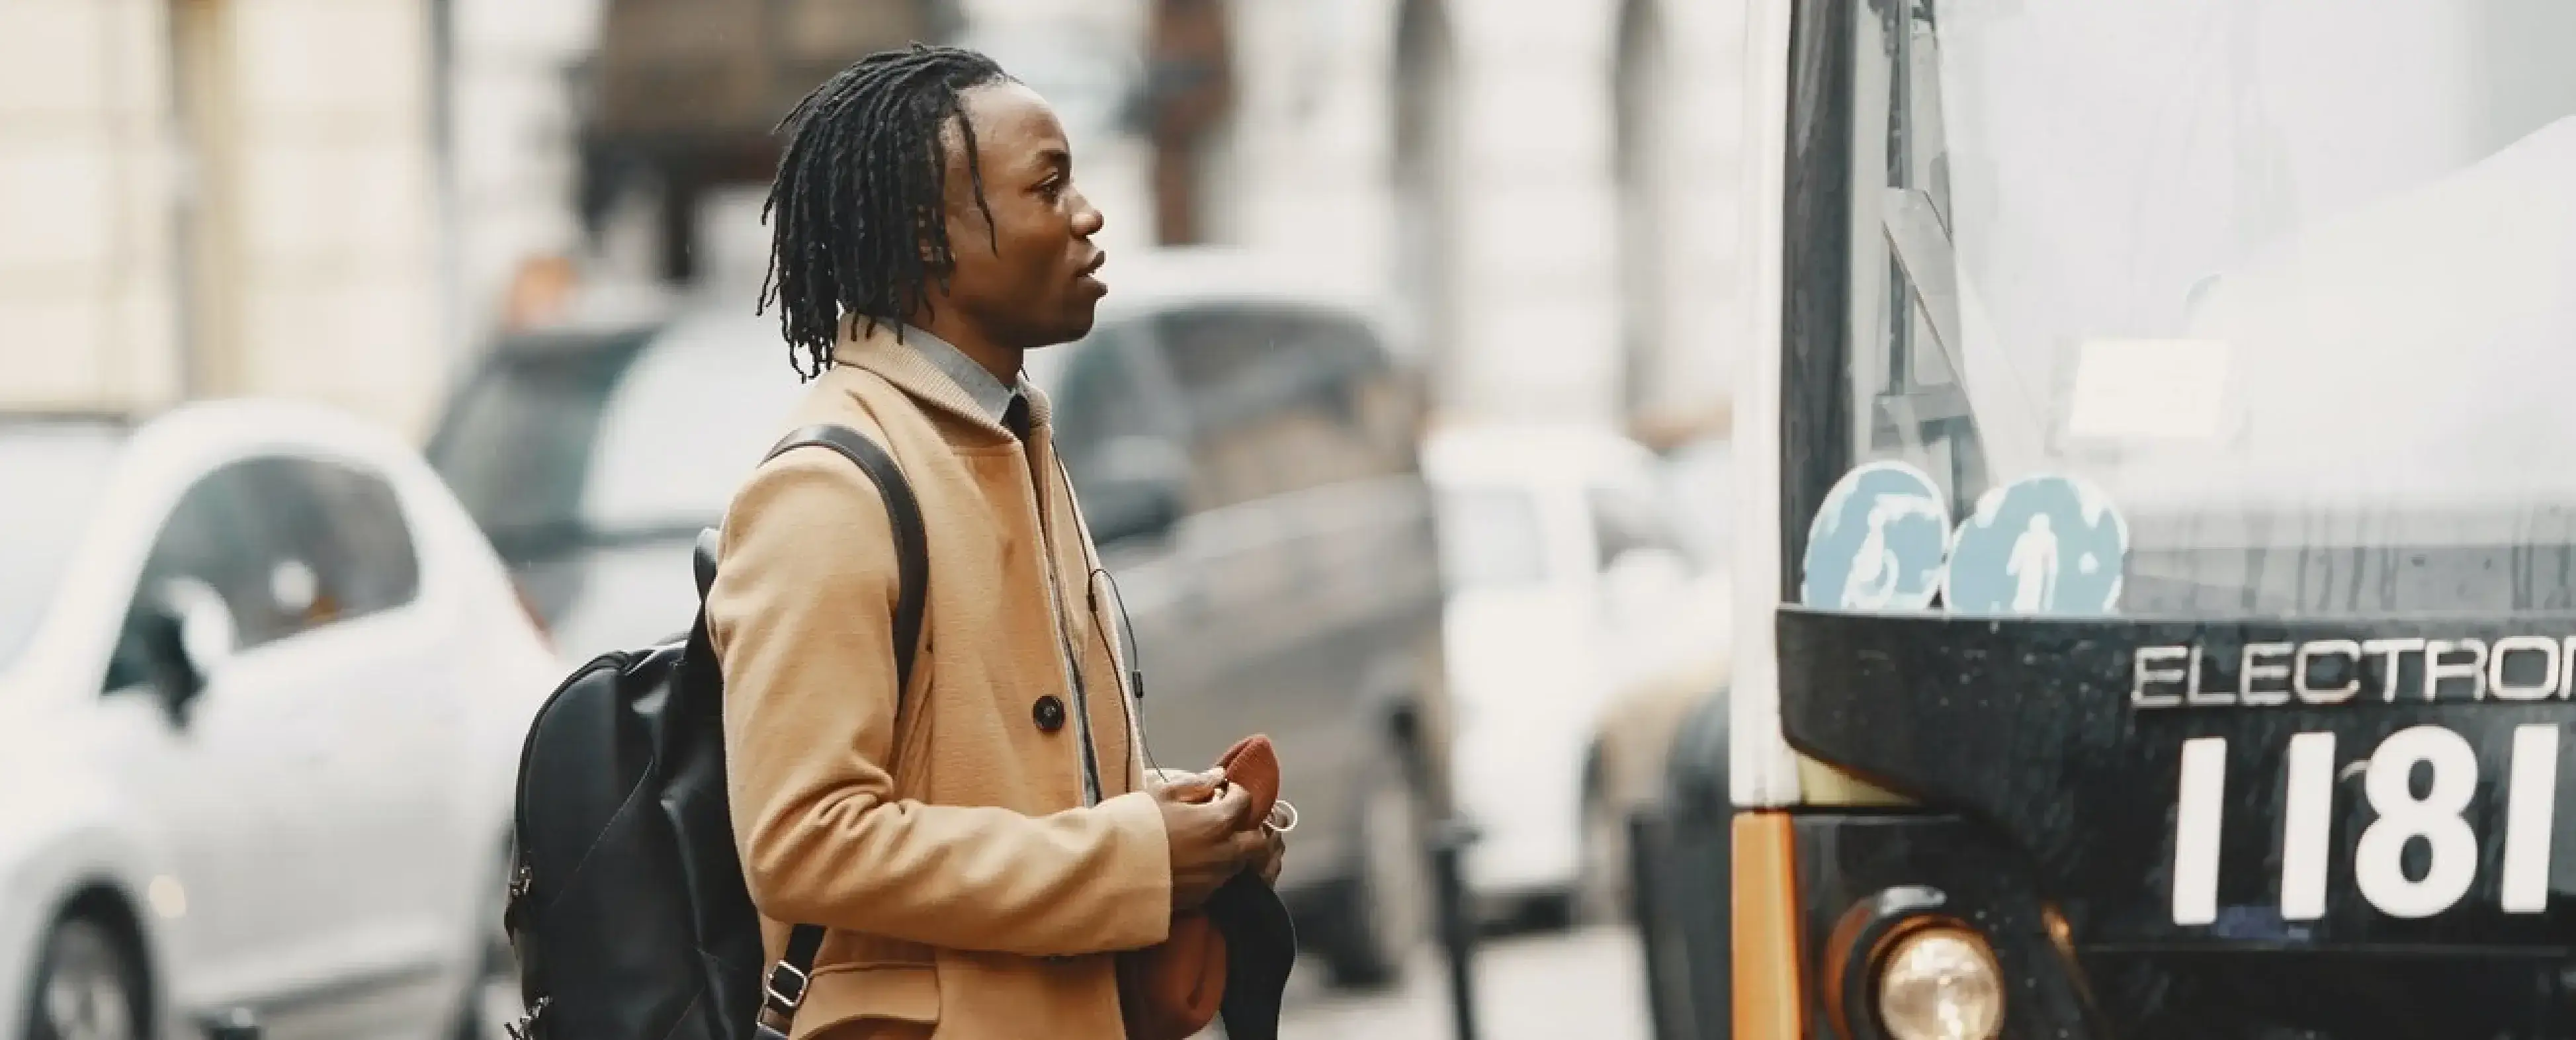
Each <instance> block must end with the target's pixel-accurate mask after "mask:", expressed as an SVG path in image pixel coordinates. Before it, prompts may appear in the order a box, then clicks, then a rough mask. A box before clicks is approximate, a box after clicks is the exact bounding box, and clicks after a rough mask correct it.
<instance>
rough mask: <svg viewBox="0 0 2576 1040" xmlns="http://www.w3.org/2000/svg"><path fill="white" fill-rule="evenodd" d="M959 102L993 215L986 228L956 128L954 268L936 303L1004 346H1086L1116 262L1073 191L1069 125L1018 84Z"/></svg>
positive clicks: (952, 135)
mask: <svg viewBox="0 0 2576 1040" xmlns="http://www.w3.org/2000/svg"><path fill="white" fill-rule="evenodd" d="M959 101H960V103H961V107H963V108H964V109H965V113H966V118H967V119H968V120H970V121H972V123H973V124H974V127H975V144H976V155H977V159H978V161H979V162H980V163H981V166H982V173H983V177H984V200H985V203H986V204H987V205H989V206H990V207H991V208H992V212H993V216H992V223H991V224H990V225H989V226H988V225H987V224H986V223H985V220H984V214H983V212H982V211H981V210H979V209H978V208H977V207H976V205H975V192H974V183H973V181H972V180H970V179H969V176H968V173H967V168H966V156H965V146H964V135H963V134H960V133H958V132H957V130H956V128H954V127H951V128H950V129H949V131H948V133H947V134H946V135H945V136H946V137H947V139H948V202H947V205H948V251H949V253H950V254H951V255H952V256H954V257H955V258H956V268H955V270H953V271H952V272H951V273H950V275H949V280H948V291H947V293H946V294H945V295H944V296H943V297H941V298H940V299H939V300H938V301H937V303H938V305H940V306H946V307H954V308H956V309H957V311H958V314H957V316H958V317H960V318H963V319H965V320H966V321H968V322H971V323H972V324H974V325H975V326H977V327H978V328H980V329H982V330H983V332H984V333H985V334H986V335H988V336H990V337H992V339H993V341H994V343H995V344H996V345H997V346H1004V347H1012V348H1017V349H1022V350H1027V349H1034V348H1037V347H1044V346H1051V345H1053V344H1057V343H1066V342H1070V341H1073V340H1077V339H1081V338H1082V337H1083V336H1084V335H1085V334H1086V333H1089V332H1090V331H1091V321H1092V316H1093V312H1094V311H1095V310H1097V309H1098V308H1099V306H1100V298H1101V297H1102V296H1104V295H1107V294H1108V292H1109V287H1108V286H1107V285H1106V284H1104V283H1102V282H1101V280H1100V278H1099V271H1100V267H1101V265H1102V264H1103V263H1104V262H1105V261H1106V260H1107V259H1108V254H1106V253H1103V252H1102V251H1101V250H1100V248H1099V247H1097V246H1094V245H1092V244H1091V236H1093V235H1095V234H1098V233H1099V231H1100V226H1101V216H1100V211H1099V210H1097V209H1094V208H1092V205H1091V201H1090V200H1089V199H1086V198H1084V197H1083V195H1082V191H1081V190H1080V189H1078V188H1076V187H1074V184H1073V153H1072V151H1071V149H1069V148H1068V147H1067V146H1066V144H1065V138H1064V125H1063V124H1062V123H1060V122H1058V121H1057V120H1056V116H1055V110H1054V109H1053V108H1050V107H1048V105H1047V103H1046V99H1044V98H1041V97H1039V96H1038V95H1037V92H1036V91H1033V90H1030V89H1029V88H1027V87H1025V86H1022V85H1020V84H1018V83H1012V82H1008V81H1005V82H1001V83H995V84H990V85H987V86H982V87H977V88H975V89H973V90H969V91H967V92H966V93H965V95H964V96H963V97H961V98H959Z"/></svg>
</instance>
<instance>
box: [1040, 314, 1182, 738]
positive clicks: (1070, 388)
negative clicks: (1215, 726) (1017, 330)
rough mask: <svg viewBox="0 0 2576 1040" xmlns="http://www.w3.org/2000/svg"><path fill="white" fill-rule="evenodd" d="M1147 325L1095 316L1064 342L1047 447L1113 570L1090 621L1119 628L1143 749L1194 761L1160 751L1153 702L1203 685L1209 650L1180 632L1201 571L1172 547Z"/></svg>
mask: <svg viewBox="0 0 2576 1040" xmlns="http://www.w3.org/2000/svg"><path fill="white" fill-rule="evenodd" d="M1152 334H1153V330H1152V328H1151V326H1150V325H1148V324H1139V323H1132V322H1131V323H1121V324H1117V325H1104V326H1103V327H1102V328H1100V329H1099V330H1097V331H1095V332H1093V333H1092V335H1090V336H1089V337H1087V338H1085V339H1084V341H1083V342H1082V343H1080V344H1077V345H1075V346H1073V347H1070V348H1066V349H1068V350H1069V351H1070V355H1069V357H1068V358H1067V359H1066V360H1065V362H1064V371H1063V376H1062V378H1061V379H1059V380H1057V381H1056V382H1055V390H1054V392H1053V393H1052V394H1051V395H1050V397H1051V399H1052V401H1053V403H1054V405H1055V409H1054V417H1053V418H1054V424H1055V436H1056V448H1057V450H1058V452H1059V453H1060V455H1061V457H1062V458H1063V459H1064V466H1065V472H1066V475H1067V476H1069V477H1070V478H1071V479H1072V480H1073V485H1074V494H1075V496H1076V499H1077V500H1078V501H1079V502H1080V503H1081V507H1082V512H1083V516H1084V519H1085V520H1086V522H1087V524H1088V526H1089V527H1090V529H1091V534H1092V538H1093V539H1094V540H1095V541H1097V542H1098V543H1099V547H1100V555H1101V561H1102V564H1103V565H1104V566H1105V567H1106V568H1107V569H1108V570H1109V573H1110V574H1111V575H1113V576H1114V580H1112V581H1106V582H1102V583H1101V585H1102V587H1100V588H1097V589H1094V590H1093V591H1094V592H1095V593H1096V594H1097V595H1098V600H1099V602H1101V603H1103V604H1105V605H1106V609H1104V610H1102V611H1101V612H1100V613H1101V617H1100V624H1102V625H1104V626H1110V625H1116V626H1120V627H1121V628H1124V629H1126V630H1127V631H1125V632H1121V633H1120V635H1121V637H1122V638H1125V639H1127V645H1128V647H1129V651H1130V657H1131V660H1130V661H1129V664H1130V665H1131V666H1132V667H1134V668H1136V669H1137V670H1138V672H1139V674H1140V676H1141V677H1142V680H1143V681H1142V682H1141V683H1138V684H1135V685H1136V686H1137V689H1135V690H1133V691H1131V692H1134V693H1136V694H1138V695H1139V696H1140V698H1141V700H1142V703H1140V704H1138V705H1136V708H1137V709H1138V711H1139V716H1140V718H1141V719H1142V721H1143V723H1144V728H1145V731H1146V734H1147V740H1146V746H1145V751H1146V755H1147V757H1148V758H1149V759H1150V760H1151V763H1152V764H1154V765H1157V766H1166V767H1171V768H1176V769H1204V768H1206V764H1205V763H1200V762H1197V761H1195V760H1194V759H1193V758H1190V757H1176V758H1166V757H1164V756H1165V744H1166V742H1165V741H1163V740H1162V739H1161V738H1162V729H1163V726H1162V722H1163V719H1164V717H1165V716H1166V715H1171V714H1174V713H1173V712H1168V711H1165V710H1164V705H1165V703H1166V702H1167V701H1171V700H1173V699H1174V698H1175V697H1176V696H1178V695H1177V694H1175V693H1174V692H1173V691H1181V690H1192V689H1199V688H1204V687H1207V686H1209V685H1210V684H1212V683H1214V682H1215V672H1214V671H1213V669H1214V668H1215V667H1216V665H1217V664H1218V662H1219V661H1220V660H1221V655H1219V654H1217V653H1216V652H1215V650H1214V648H1212V647H1209V646H1206V645H1203V644H1200V643H1197V642H1194V641H1193V640H1192V639H1191V638H1190V635H1189V633H1190V632H1191V631H1192V630H1193V629H1194V628H1196V627H1197V626H1198V624H1199V621H1200V619H1199V615H1198V611H1199V607H1198V606H1197V605H1196V603H1195V600H1196V598H1197V595H1198V588H1199V585H1200V584H1201V582H1202V581H1203V576H1202V575H1200V574H1198V573H1197V572H1196V571H1195V570H1194V569H1193V568H1192V567H1191V566H1190V563H1189V561H1188V559H1187V558H1185V557H1184V556H1183V555H1182V554H1181V553H1180V551H1179V544H1180V543H1179V534H1178V531H1177V529H1176V528H1175V526H1174V525H1175V524H1176V523H1177V522H1178V521H1179V519H1180V515H1179V514H1180V511H1181V510H1182V509H1184V508H1185V502H1184V501H1183V496H1184V494H1185V491H1186V481H1187V478H1188V469H1189V450H1188V446H1187V438H1186V427H1185V425H1184V421H1183V418H1182V417H1181V416H1180V415H1179V413H1178V411H1177V409H1176V402H1175V401H1174V399H1173V397H1172V394H1171V390H1170V387H1169V386H1168V385H1167V384H1165V383H1163V382H1161V381H1160V379H1159V375H1160V370H1159V369H1158V368H1156V367H1154V366H1153V365H1152V364H1150V362H1151V358H1150V356H1149V354H1148V353H1147V352H1148V351H1150V350H1151V347H1152ZM1180 699H1181V700H1183V701H1186V700H1188V699H1189V698H1186V697H1182V698H1180ZM1175 725H1178V723H1175ZM1177 739H1181V740H1182V741H1183V742H1184V743H1186V742H1187V740H1188V739H1189V738H1187V737H1186V736H1184V737H1181V738H1177Z"/></svg>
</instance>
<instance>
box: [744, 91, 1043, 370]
mask: <svg viewBox="0 0 2576 1040" xmlns="http://www.w3.org/2000/svg"><path fill="white" fill-rule="evenodd" d="M1008 78H1009V77H1008V76H1007V75H1006V74H1005V73H1004V72H1003V71H1002V67H1001V66H1000V65H997V64H995V63H994V62H993V59H991V58H988V57H985V56H984V55H982V54H978V53H976V52H974V51H970V50H961V49H958V48H954V47H933V46H927V45H924V44H919V43H916V44H913V45H912V46H910V47H907V48H902V49H898V50H889V51H881V52H878V53H876V54H872V55H869V56H868V57H866V58H864V59H861V60H860V61H859V63H858V64H856V65H852V66H850V67H849V68H847V69H844V70H842V71H841V72H840V73H839V74H837V75H835V76H833V77H832V78H831V79H830V80H827V81H825V82H824V84H823V85H822V86H820V87H817V88H815V89H814V92H813V93H811V94H808V95H806V96H805V99H804V100H803V101H800V102H797V104H796V107H795V109H794V110H792V111H790V112H788V114H787V118H786V119H784V120H781V121H780V122H779V124H778V128H777V129H779V130H782V131H784V132H786V134H787V135H788V141H787V148H786V150H785V152H784V153H783V154H781V155H780V156H779V160H778V176H777V178H776V179H775V180H773V181H772V182H770V186H769V200H768V202H767V203H766V204H765V205H763V206H762V207H761V220H762V221H763V222H767V221H768V220H769V219H770V218H771V217H772V216H773V215H774V216H775V217H776V218H777V225H776V226H775V227H774V228H773V229H772V231H771V234H770V251H769V272H768V275H767V277H766V278H765V279H764V280H763V281H762V284H761V290H760V311H761V313H767V311H768V307H769V305H770V304H771V303H772V302H775V303H776V304H777V305H778V323H779V329H780V331H781V332H783V333H784V334H785V336H786V339H787V361H788V364H790V365H792V366H794V367H795V368H796V372H797V374H798V375H799V376H801V377H803V378H805V379H812V378H814V377H816V376H819V375H821V374H822V373H823V371H824V370H825V369H828V368H830V367H831V366H832V353H833V344H834V342H835V341H836V340H837V339H838V338H839V335H840V331H841V323H842V321H843V317H844V315H851V316H857V317H860V318H863V319H864V320H866V321H867V322H868V326H869V329H870V331H873V330H874V328H875V326H876V324H877V323H879V322H899V321H902V320H904V319H905V318H906V317H909V316H910V315H911V314H912V313H913V312H914V311H915V310H918V309H921V308H925V307H927V306H929V304H930V287H931V285H932V284H933V283H934V282H936V283H937V284H938V285H939V286H940V287H941V288H942V289H945V288H946V287H947V284H948V275H949V273H950V272H951V271H953V270H955V268H956V258H955V254H953V253H952V252H950V250H949V247H948V219H947V207H946V196H947V184H948V151H947V147H946V145H945V144H944V143H943V141H942V140H941V133H942V131H943V129H944V128H946V127H947V125H948V123H949V121H950V120H952V119H953V120H955V121H956V123H957V132H958V136H959V139H960V143H961V144H962V145H963V146H964V147H963V151H964V153H965V155H966V171H967V174H968V177H969V179H970V181H971V183H972V184H973V187H974V193H975V206H976V208H977V209H979V210H981V211H983V214H984V224H985V227H986V228H987V231H988V234H989V233H990V229H991V227H992V223H993V209H992V207H991V206H990V205H989V204H987V203H986V202H985V199H984V171H983V168H982V166H981V164H980V163H978V162H977V160H976V157H975V127H974V126H973V124H971V123H970V122H968V121H967V119H966V111H965V108H964V107H963V105H962V104H961V103H960V98H961V96H962V95H963V94H964V93H965V92H966V91H968V90H970V89H973V88H975V87H979V86H983V85H985V84H988V83H995V82H1001V81H1004V80H1006V79H1008ZM809 365H810V370H809Z"/></svg>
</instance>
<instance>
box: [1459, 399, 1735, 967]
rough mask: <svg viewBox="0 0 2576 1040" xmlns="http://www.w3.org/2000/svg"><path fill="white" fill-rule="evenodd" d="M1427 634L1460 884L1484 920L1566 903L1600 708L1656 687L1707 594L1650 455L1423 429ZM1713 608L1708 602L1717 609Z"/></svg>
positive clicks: (1575, 441)
mask: <svg viewBox="0 0 2576 1040" xmlns="http://www.w3.org/2000/svg"><path fill="white" fill-rule="evenodd" d="M1423 467H1424V472H1425V474H1426V475H1427V476H1428V477H1429V479H1430V481H1431V484H1432V487H1433V488H1434V490H1435V492H1436V493H1437V495H1438V500H1439V512H1438V519H1439V527H1440V544H1441V557H1442V571H1443V575H1444V578H1445V580H1446V581H1447V584H1448V596H1449V603H1448V610H1447V613H1446V618H1445V632H1444V638H1445V641H1446V649H1447V657H1448V662H1449V679H1450V693H1451V696H1452V698H1453V699H1454V701H1455V703H1456V710H1457V712H1458V721H1457V731H1456V735H1455V737H1454V745H1453V749H1452V755H1453V756H1454V757H1453V762H1452V769H1451V784H1452V786H1453V788H1454V789H1455V790H1456V792H1457V798H1458V803H1459V808H1460V809H1461V810H1462V811H1463V812H1464V814H1465V815H1466V816H1467V818H1468V819H1469V820H1470V821H1472V822H1473V823H1474V825H1475V827H1476V829H1477V831H1478V833H1479V835H1480V837H1479V839H1478V841H1477V843H1476V844H1475V845H1473V846H1471V847H1470V849H1469V852H1468V854H1467V857H1466V861H1465V870H1466V875H1467V877H1466V882H1467V885H1468V888H1469V890H1470V891H1471V892H1473V893H1474V894H1475V895H1476V897H1477V899H1478V902H1479V903H1480V904H1481V905H1482V906H1483V907H1484V908H1486V909H1487V910H1488V911H1490V912H1494V913H1499V914H1509V913H1512V912H1515V911H1520V910H1527V909H1540V910H1543V911H1545V913H1546V914H1547V916H1561V915H1564V914H1566V913H1568V912H1571V911H1573V910H1575V909H1576V907H1575V906H1574V905H1573V902H1574V899H1575V898H1576V897H1577V896H1578V895H1579V894H1580V892H1579V888H1580V887H1581V886H1582V885H1583V884H1584V883H1585V882H1586V880H1587V879H1586V878H1585V877H1584V872H1585V870H1586V868H1587V864H1586V862H1585V855H1584V853H1585V833H1584V831H1585V828H1584V822H1585V820H1584V814H1585V805H1584V801H1585V797H1586V794H1587V790H1586V788H1587V784H1588V783H1590V782H1592V780H1593V778H1591V777H1589V776H1587V771H1588V770H1589V769H1590V768H1591V763H1590V762H1589V761H1588V760H1589V758H1590V757H1591V755H1592V752H1593V745H1594V733H1595V732H1596V723H1597V722H1598V719H1599V715H1600V712H1601V711H1602V709H1603V708H1604V707H1605V706H1606V705H1608V704H1609V703H1610V702H1611V701H1612V699H1613V698H1615V697H1617V696H1618V695H1620V694H1621V693H1622V692H1624V691H1627V690H1629V689H1632V688H1634V687H1636V686H1637V685H1639V684H1641V683H1650V682H1655V681H1659V680H1660V679H1661V678H1662V677H1663V676H1664V675H1665V674H1666V673H1668V672H1670V671H1671V670H1672V669H1673V668H1675V667H1676V665H1677V664H1679V663H1680V662H1681V661H1683V660H1684V659H1686V658H1687V656H1688V653H1687V651H1688V648H1689V646H1690V644H1691V642H1692V641H1693V640H1694V639H1695V638H1700V637H1704V635H1705V633H1706V632H1707V630H1709V629H1710V627H1711V619H1712V618H1713V617H1715V618H1722V617H1723V615H1722V613H1720V614H1715V615H1712V613H1711V608H1712V606H1713V605H1715V604H1718V603H1721V602H1722V599H1723V596H1722V593H1719V592H1715V591H1711V590H1714V589H1721V588H1722V585H1720V584H1718V583H1716V582H1715V581H1714V580H1713V577H1712V576H1711V575H1709V573H1708V568H1707V567H1706V566H1705V565H1704V563H1703V562H1702V560H1701V554H1697V553H1694V552H1692V551H1690V547H1689V546H1688V545H1687V544H1686V543H1685V541H1684V539H1683V536H1682V532H1681V531H1680V530H1679V529H1678V528H1677V525H1676V519H1677V518H1676V515H1675V504H1674V501H1673V496H1672V495H1671V494H1670V492H1669V490H1668V488H1667V487H1666V477H1665V475H1664V473H1663V471H1662V470H1661V468H1660V467H1659V464H1658V463H1657V461H1656V459H1655V456H1654V455H1653V453H1652V452H1650V451H1648V450H1647V449H1646V448H1645V447H1644V446H1642V445H1640V444H1637V443H1635V442H1634V441H1631V440H1628V439H1627V438H1624V437H1621V436H1619V435H1618V434H1617V433H1615V432H1614V431H1611V430H1608V429H1604V428H1599V427H1592V426H1584V425H1574V424H1564V425H1557V424H1482V425H1474V426H1456V427H1449V428H1445V429H1441V430H1437V431H1434V433H1433V434H1432V435H1431V436H1430V437H1429V439H1428V440H1427V442H1426V444H1425V446H1424V453H1423ZM1720 609H1722V608H1720Z"/></svg>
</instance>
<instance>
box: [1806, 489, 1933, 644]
mask: <svg viewBox="0 0 2576 1040" xmlns="http://www.w3.org/2000/svg"><path fill="white" fill-rule="evenodd" d="M1949 540H1950V507H1949V503H1948V500H1947V499H1945V498H1943V497H1942V495H1941V488H1940V485H1937V484H1934V483H1933V482H1932V478H1931V477H1928V476H1925V475H1923V471H1921V470H1918V469H1915V468H1914V467H1912V466H1908V465H1905V464H1904V463H1901V462H1873V463H1870V464H1868V465H1865V466H1862V467H1860V468H1858V469H1855V470H1853V471H1851V472H1849V473H1846V474H1844V475H1843V479H1841V480H1840V481H1837V482H1835V484H1834V489H1833V491H1832V492H1831V493H1829V494H1827V495H1826V496H1825V502H1824V505H1823V506H1822V507H1820V508H1818V509H1817V510H1816V517H1815V520H1814V521H1813V522H1811V523H1809V524H1808V525H1807V555H1806V559H1805V560H1804V561H1803V566H1804V569H1803V570H1802V571H1801V572H1800V573H1801V574H1802V575H1803V578H1802V579H1801V581H1800V584H1799V593H1798V595H1799V601H1800V602H1802V603H1804V604H1806V605H1807V606H1810V607H1817V608H1820V609H1828V610H1872V611H1875V610H1922V609H1924V608H1926V607H1929V606H1931V605H1932V596H1933V594H1934V593H1936V592H1938V591H1940V588H1941V560H1942V556H1943V553H1944V551H1945V550H1946V549H1947V548H1948V547H1949Z"/></svg>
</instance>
